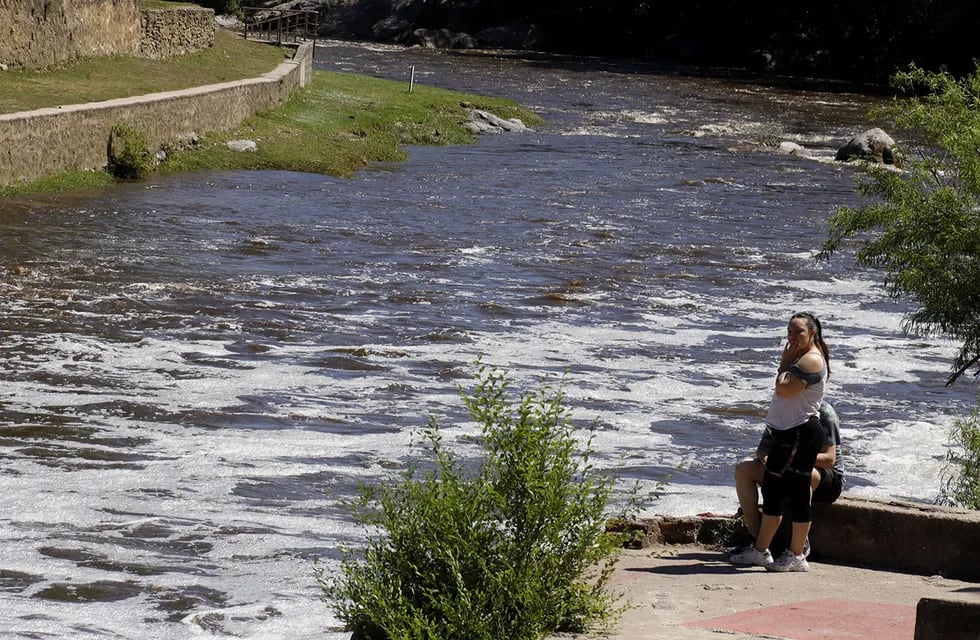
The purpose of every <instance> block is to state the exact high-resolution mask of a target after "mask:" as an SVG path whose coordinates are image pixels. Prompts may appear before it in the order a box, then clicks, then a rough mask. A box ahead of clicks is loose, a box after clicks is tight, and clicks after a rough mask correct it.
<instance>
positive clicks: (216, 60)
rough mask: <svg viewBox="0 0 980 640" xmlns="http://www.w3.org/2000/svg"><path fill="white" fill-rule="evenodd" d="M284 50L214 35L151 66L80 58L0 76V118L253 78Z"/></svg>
mask: <svg viewBox="0 0 980 640" xmlns="http://www.w3.org/2000/svg"><path fill="white" fill-rule="evenodd" d="M286 55H287V52H286V50H285V49H282V48H279V47H274V46H271V45H268V44H263V43H260V42H255V41H249V40H245V39H244V38H242V37H241V36H238V35H236V34H234V33H231V32H229V31H225V30H222V29H217V30H215V33H214V46H212V47H210V48H208V49H206V50H204V51H198V52H195V53H189V54H186V55H183V56H177V57H174V58H167V59H163V60H150V59H148V58H136V57H132V56H108V57H95V58H82V59H79V60H75V61H72V62H71V63H66V64H63V65H59V66H57V67H54V68H51V69H13V70H10V71H5V72H3V73H0V113H16V112H18V111H31V110H34V109H42V108H45V107H57V106H60V105H67V104H81V103H85V102H100V101H102V100H111V99H113V98H125V97H128V96H138V95H143V94H147V93H157V92H159V91H176V90H178V89H189V88H191V87H200V86H203V85H208V84H217V83H219V82H230V81H232V80H242V79H244V78H254V77H257V76H260V75H262V74H263V73H266V72H268V71H272V70H273V69H275V68H276V66H278V65H279V64H280V63H281V62H282V61H283V60H284V59H286Z"/></svg>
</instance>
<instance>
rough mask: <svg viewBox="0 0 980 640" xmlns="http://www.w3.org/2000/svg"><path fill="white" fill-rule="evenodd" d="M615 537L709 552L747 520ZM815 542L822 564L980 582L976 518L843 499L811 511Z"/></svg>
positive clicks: (638, 526) (648, 525)
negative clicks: (703, 546)
mask: <svg viewBox="0 0 980 640" xmlns="http://www.w3.org/2000/svg"><path fill="white" fill-rule="evenodd" d="M784 525H787V526H786V527H784V529H785V530H784V529H781V530H780V534H777V537H776V539H774V540H773V544H772V549H773V551H774V552H779V551H782V550H783V549H784V548H785V547H786V545H787V544H788V542H789V541H788V533H789V526H788V525H789V521H788V520H786V521H784ZM609 529H610V530H611V531H627V532H629V533H630V534H631V537H632V540H631V542H630V543H628V545H627V546H631V547H635V548H639V547H645V546H649V545H650V544H655V543H660V544H665V543H666V544H689V543H694V542H697V543H700V544H708V545H711V544H719V543H723V542H725V541H726V539H729V538H731V537H732V536H733V535H734V536H739V535H741V536H745V535H747V534H746V533H745V529H744V527H743V526H742V525H741V518H735V517H734V516H730V515H714V514H702V515H700V516H691V517H682V518H677V517H670V516H659V517H655V518H644V519H640V520H637V521H635V522H625V523H624V522H617V521H613V522H611V523H610V527H609ZM784 538H786V539H784ZM810 542H811V543H812V545H813V557H814V558H815V559H818V560H827V561H831V562H839V563H841V564H848V565H853V566H866V567H871V568H874V569H886V570H892V571H904V572H908V573H921V574H927V575H935V574H940V575H943V576H945V577H948V578H959V579H961V580H968V581H980V512H978V511H969V510H966V509H951V508H948V507H940V506H935V505H928V504H915V503H909V502H898V501H888V500H873V499H869V498H846V497H845V498H841V499H840V500H838V501H837V502H835V503H833V504H826V503H816V504H814V505H813V528H812V529H811V530H810Z"/></svg>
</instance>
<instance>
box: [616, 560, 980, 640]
mask: <svg viewBox="0 0 980 640" xmlns="http://www.w3.org/2000/svg"><path fill="white" fill-rule="evenodd" d="M611 588H612V589H613V590H615V591H616V592H620V593H622V594H623V597H624V598H625V599H626V600H628V601H629V602H630V603H632V605H633V607H632V608H631V609H630V610H628V611H627V612H626V613H624V614H623V616H622V618H621V619H620V621H619V624H618V626H617V628H616V629H615V631H614V632H613V634H612V635H610V636H609V638H608V640H646V639H649V640H654V639H656V640H739V639H744V638H783V639H785V640H848V639H850V638H855V639H856V638H861V639H864V640H913V638H914V631H915V607H916V604H917V603H918V601H919V599H920V598H923V597H932V598H949V599H962V600H969V601H973V602H977V601H980V583H970V582H962V581H959V580H947V579H945V578H942V577H940V576H921V575H913V574H904V573H892V572H888V571H878V570H873V569H863V568H857V567H846V566H842V565H834V564H825V563H821V562H819V560H817V559H814V560H813V561H812V562H811V563H810V572H809V573H770V572H767V571H766V570H764V569H763V568H761V567H735V566H733V565H731V564H729V563H728V562H727V561H726V559H725V556H724V555H723V554H721V553H720V552H717V551H712V550H709V549H705V548H703V547H699V546H695V545H691V546H688V545H669V546H665V547H656V548H652V549H644V550H638V551H626V552H624V555H623V558H622V559H621V561H620V562H619V564H618V566H617V568H616V571H615V573H614V574H613V578H612V586H611Z"/></svg>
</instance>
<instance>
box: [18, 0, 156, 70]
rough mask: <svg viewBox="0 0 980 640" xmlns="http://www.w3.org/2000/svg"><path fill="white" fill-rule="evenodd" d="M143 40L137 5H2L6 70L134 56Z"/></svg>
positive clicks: (83, 1) (128, 0) (93, 0)
mask: <svg viewBox="0 0 980 640" xmlns="http://www.w3.org/2000/svg"><path fill="white" fill-rule="evenodd" d="M139 40H140V9H139V0H0V63H3V64H7V65H10V66H14V67H28V68H37V67H49V66H52V65H55V64H58V63H61V62H66V61H68V60H74V59H76V58H83V57H87V56H108V55H133V54H135V53H136V50H137V46H138V43H139Z"/></svg>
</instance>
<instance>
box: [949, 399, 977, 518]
mask: <svg viewBox="0 0 980 640" xmlns="http://www.w3.org/2000/svg"><path fill="white" fill-rule="evenodd" d="M949 439H950V448H949V450H948V451H947V452H946V466H945V467H944V468H943V473H942V482H943V484H942V487H941V489H940V492H939V501H940V502H941V503H942V504H946V505H950V506H954V507H964V508H966V509H977V510H980V409H974V410H973V413H972V414H971V415H970V416H969V417H967V418H961V419H959V420H956V421H954V422H953V427H952V429H951V430H950V437H949Z"/></svg>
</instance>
